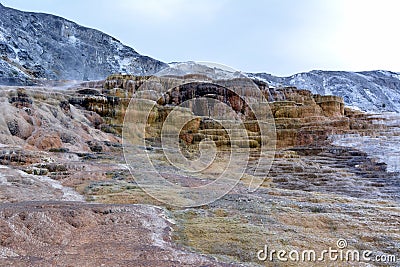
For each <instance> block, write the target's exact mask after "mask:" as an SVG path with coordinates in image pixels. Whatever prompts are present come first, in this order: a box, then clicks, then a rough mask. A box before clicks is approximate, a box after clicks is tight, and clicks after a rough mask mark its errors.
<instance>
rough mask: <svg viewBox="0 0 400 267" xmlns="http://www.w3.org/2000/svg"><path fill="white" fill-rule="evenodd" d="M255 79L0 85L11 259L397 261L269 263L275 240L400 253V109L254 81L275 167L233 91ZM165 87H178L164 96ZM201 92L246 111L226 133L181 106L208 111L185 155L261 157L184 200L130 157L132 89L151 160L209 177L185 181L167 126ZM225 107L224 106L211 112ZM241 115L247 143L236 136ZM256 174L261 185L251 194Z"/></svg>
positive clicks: (79, 262)
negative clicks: (165, 143) (171, 159)
mask: <svg viewBox="0 0 400 267" xmlns="http://www.w3.org/2000/svg"><path fill="white" fill-rule="evenodd" d="M247 82H248V81H246V79H231V80H220V81H215V80H211V79H209V78H207V77H203V76H196V75H189V76H186V77H164V78H151V77H140V76H126V75H125V76H124V75H114V76H110V77H109V78H108V79H107V80H106V81H95V82H87V83H84V84H80V85H74V86H72V87H69V88H67V89H65V88H66V86H65V87H63V88H61V87H24V88H20V87H1V88H0V98H1V100H0V105H1V107H0V113H1V116H0V164H1V165H0V200H1V203H2V204H1V205H0V227H1V233H0V265H1V266H10V265H13V266H299V265H300V266H386V265H389V266H398V265H399V264H400V262H397V263H388V264H380V263H377V262H329V261H324V262H314V263H313V262H293V261H292V262H290V261H289V262H280V261H278V260H277V259H276V258H275V259H274V261H272V262H271V261H268V260H267V261H260V260H259V259H258V258H257V252H258V251H259V250H261V249H264V246H265V245H268V247H269V248H270V249H275V250H281V249H283V250H286V251H290V250H298V251H303V250H311V249H313V250H315V251H322V250H324V249H329V247H333V248H336V242H337V240H339V239H346V240H347V242H348V247H347V248H348V249H357V250H360V251H363V250H371V251H373V253H374V255H378V254H379V255H382V254H384V255H395V256H396V257H397V259H400V254H399V250H400V207H399V201H400V196H399V187H400V184H399V181H400V180H399V169H398V162H400V154H399V149H398V140H399V138H400V127H399V126H400V125H399V118H398V116H397V117H396V116H395V115H391V116H389V115H376V114H375V115H374V114H364V113H361V112H357V111H354V110H351V109H348V108H346V107H344V105H343V101H342V99H341V98H339V97H335V96H320V95H313V94H311V93H310V92H309V91H307V90H298V89H296V88H294V87H289V88H278V89H274V88H268V85H267V84H265V83H263V82H259V81H255V82H256V85H257V87H258V88H259V90H260V91H261V92H262V94H263V97H264V98H265V99H266V100H267V101H268V106H269V108H270V110H269V112H270V113H269V114H270V116H271V117H269V118H267V117H266V118H265V121H266V122H268V123H273V125H274V128H275V129H276V131H274V133H273V135H274V137H275V141H274V143H273V144H272V145H273V146H274V147H276V151H275V153H274V160H273V163H272V166H269V165H268V164H267V165H265V166H263V165H261V166H257V163H258V160H259V159H260V158H262V157H263V154H260V153H259V150H260V147H261V146H262V145H263V143H262V140H263V139H262V138H263V136H262V133H261V132H260V126H259V125H258V124H257V123H258V122H257V121H256V120H255V118H254V114H253V113H252V112H251V111H250V110H249V109H248V108H246V103H242V102H241V100H240V98H237V96H235V95H234V94H231V93H229V92H228V91H227V90H226V88H229V87H231V88H232V87H233V88H240V89H241V90H242V95H245V96H247V97H249V99H253V100H254V99H255V96H254V95H253V93H252V92H253V91H252V89H251V88H250V87H247V86H249V85H248V84H247ZM154 83H155V84H156V85H157V86H166V85H168V88H173V89H172V90H170V91H168V92H167V93H166V94H164V97H163V98H159V97H158V93H160V91H162V90H161V89H157V88H159V87H157V86H155V85H154ZM149 85H151V86H152V87H151V90H149V88H148V86H149ZM190 94H191V95H196V96H208V97H212V98H213V99H217V100H221V101H222V102H224V103H226V104H228V105H229V106H230V107H231V108H232V109H233V110H235V111H236V112H237V115H235V116H237V117H234V118H232V121H230V122H229V123H228V124H227V125H231V126H232V128H225V129H222V128H221V127H220V125H218V124H216V123H213V122H212V120H210V119H208V118H207V116H204V115H210V111H209V110H208V109H207V107H206V106H205V105H201V104H200V105H197V106H195V107H194V106H190V105H189V106H184V107H182V108H180V109H179V110H178V113H177V116H176V121H177V122H179V120H180V119H183V118H185V117H186V116H188V114H189V115H191V116H192V115H193V114H194V113H198V114H195V115H196V118H195V119H193V120H191V122H190V123H188V124H186V125H185V127H183V128H182V129H180V131H179V138H180V140H181V141H180V144H181V146H182V149H183V150H184V151H186V152H187V153H188V154H190V153H192V152H193V151H194V152H193V153H195V151H196V148H198V145H199V143H200V142H201V140H204V139H208V140H212V141H213V142H214V143H215V144H216V147H217V148H218V149H220V150H221V151H226V150H227V149H228V148H229V147H230V146H235V147H239V148H248V149H250V152H251V155H252V156H251V157H250V158H249V164H248V166H247V168H246V171H245V174H244V175H243V177H242V179H241V180H240V182H239V183H238V184H237V185H236V186H235V187H234V188H233V190H231V191H230V192H229V193H227V194H226V195H225V196H223V197H222V198H220V199H218V200H217V201H215V202H212V203H210V204H208V205H202V206H199V207H192V208H179V207H176V206H171V205H164V204H163V203H161V202H159V201H157V200H155V199H154V198H151V197H150V196H148V195H147V194H146V193H145V192H143V191H142V190H141V188H140V187H139V186H138V184H137V183H136V182H135V180H134V178H133V177H132V175H131V174H130V172H129V168H136V169H137V170H138V171H140V170H142V169H141V168H143V166H142V165H141V164H140V162H137V163H136V165H135V162H133V163H131V164H130V165H131V166H128V165H127V164H126V162H125V158H124V154H123V146H124V145H126V143H124V142H123V140H122V138H121V135H122V132H123V122H124V117H125V113H126V110H127V108H128V105H129V101H130V99H131V97H135V98H142V99H145V100H146V101H152V102H151V103H152V104H153V105H154V109H152V112H151V113H150V115H149V117H148V118H149V120H148V125H147V127H146V146H144V147H143V150H142V152H141V153H143V157H145V156H149V157H151V158H154V159H156V160H158V162H160V164H159V166H160V168H161V170H162V172H163V173H165V174H166V177H168V179H170V181H172V182H173V183H176V184H180V185H184V186H193V185H199V184H202V183H205V182H207V180H204V179H203V180H199V179H196V177H189V176H182V175H177V174H176V172H175V169H174V168H173V167H171V166H169V165H168V164H166V161H164V159H163V157H162V153H163V151H162V149H160V146H161V143H162V140H161V138H160V133H161V130H160V129H161V125H162V123H163V122H164V121H165V120H166V118H167V117H168V114H169V113H170V112H171V110H172V109H174V107H176V106H177V105H180V104H182V103H183V102H184V100H185V99H186V98H188V96H189V95H190ZM255 100H256V99H255ZM255 102H257V101H255ZM205 111H207V114H203V113H205ZM221 112H222V109H221V107H220V106H218V105H216V106H214V107H213V108H212V110H211V113H213V114H211V115H214V116H218V115H221V114H220V113H221ZM201 115H203V116H201ZM237 119H242V120H243V121H244V125H245V133H246V134H247V135H246V136H247V137H243V136H238V138H236V139H230V138H229V133H230V132H231V130H232V129H234V127H235V120H237ZM268 134H269V133H268ZM387 144H390V147H388V146H387ZM137 156H140V155H137ZM396 164H397V165H396ZM256 168H257V172H254V170H255V169H256ZM143 171H145V170H143ZM255 178H258V179H261V181H263V182H262V183H261V186H260V188H258V190H256V191H255V192H252V190H249V183H250V181H252V180H253V179H255ZM154 187H157V185H154ZM166 193H167V194H168V192H166ZM177 201H178V200H177Z"/></svg>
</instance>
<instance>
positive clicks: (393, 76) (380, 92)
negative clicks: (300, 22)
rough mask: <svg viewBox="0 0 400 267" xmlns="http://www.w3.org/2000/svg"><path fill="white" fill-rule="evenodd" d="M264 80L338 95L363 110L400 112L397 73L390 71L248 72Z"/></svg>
mask: <svg viewBox="0 0 400 267" xmlns="http://www.w3.org/2000/svg"><path fill="white" fill-rule="evenodd" d="M249 76H250V77H253V78H257V79H260V80H263V81H266V82H267V83H268V84H269V85H270V86H274V87H281V86H296V87H298V88H300V89H308V90H311V91H312V92H313V93H315V94H321V95H338V96H341V97H343V98H344V101H345V103H346V105H349V106H356V107H359V108H360V109H362V110H364V111H371V112H379V113H381V112H385V111H393V112H398V113H400V73H396V72H390V71H381V70H378V71H365V72H346V71H320V70H315V71H310V72H306V73H299V74H295V75H293V76H290V77H276V76H273V75H270V74H267V73H256V74H254V73H253V74H249Z"/></svg>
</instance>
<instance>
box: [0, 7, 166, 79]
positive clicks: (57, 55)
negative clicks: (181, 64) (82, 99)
mask: <svg viewBox="0 0 400 267" xmlns="http://www.w3.org/2000/svg"><path fill="white" fill-rule="evenodd" d="M165 66H166V64H164V63H162V62H160V61H157V60H155V59H152V58H150V57H147V56H143V55H140V54H139V53H137V52H136V51H135V50H134V49H132V48H130V47H128V46H125V45H123V44H122V43H121V42H119V41H118V40H116V39H115V38H113V37H111V36H109V35H107V34H104V33H102V32H100V31H97V30H94V29H90V28H86V27H83V26H80V25H78V24H76V23H74V22H72V21H69V20H66V19H64V18H61V17H57V16H54V15H49V14H42V13H31V12H22V11H19V10H15V9H11V8H7V7H4V6H3V5H1V4H0V83H1V84H11V85H12V84H31V83H34V79H36V78H40V79H49V80H97V79H104V78H105V77H107V76H108V75H110V74H112V73H119V72H122V73H132V74H141V75H144V74H152V73H155V72H157V71H159V70H160V69H162V68H164V67H165ZM36 82H37V81H36Z"/></svg>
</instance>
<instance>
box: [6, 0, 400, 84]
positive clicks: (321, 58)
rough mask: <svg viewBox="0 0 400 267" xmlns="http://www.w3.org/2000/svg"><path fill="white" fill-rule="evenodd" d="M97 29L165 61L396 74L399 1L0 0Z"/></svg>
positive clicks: (281, 71) (279, 71) (399, 65)
mask: <svg viewBox="0 0 400 267" xmlns="http://www.w3.org/2000/svg"><path fill="white" fill-rule="evenodd" d="M0 2H2V3H3V5H5V6H8V7H13V8H17V9H21V10H26V11H40V12H45V13H51V14H55V15H60V16H62V17H64V18H67V19H70V20H73V21H75V22H77V23H79V24H81V25H84V26H88V27H92V28H96V29H98V30H101V31H104V32H106V33H108V34H110V35H112V36H114V37H116V38H117V39H119V40H120V41H122V42H123V43H125V44H126V45H129V46H131V47H133V48H134V49H136V50H137V51H138V52H139V53H141V54H144V55H149V56H151V57H153V58H156V59H159V60H162V61H164V62H172V61H188V60H194V61H211V62H217V63H222V64H225V65H228V66H230V67H232V68H235V69H238V70H242V71H247V72H267V73H272V74H275V75H281V76H287V75H292V74H294V73H297V72H305V71H309V70H313V69H322V70H351V71H361V70H375V69H385V70H391V71H396V72H400V52H399V48H400V34H399V32H400V15H399V12H400V1H398V0H376V1H372V0H325V1H322V0H301V1H300V0H246V1H243V0H112V1H106V0H96V1H95V0H88V1H82V0H68V1H62V0H36V1H28V0H0Z"/></svg>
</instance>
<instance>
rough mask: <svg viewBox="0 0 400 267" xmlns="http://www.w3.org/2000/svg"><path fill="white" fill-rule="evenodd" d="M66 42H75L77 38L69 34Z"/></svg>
mask: <svg viewBox="0 0 400 267" xmlns="http://www.w3.org/2000/svg"><path fill="white" fill-rule="evenodd" d="M68 42H70V43H71V44H76V43H77V42H78V39H77V38H76V37H75V36H73V35H71V36H70V37H68Z"/></svg>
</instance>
